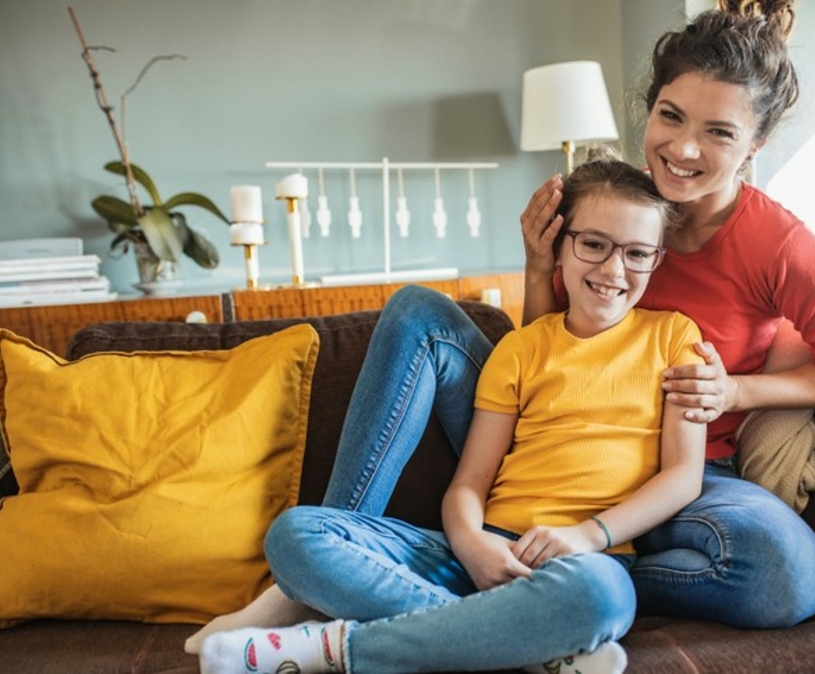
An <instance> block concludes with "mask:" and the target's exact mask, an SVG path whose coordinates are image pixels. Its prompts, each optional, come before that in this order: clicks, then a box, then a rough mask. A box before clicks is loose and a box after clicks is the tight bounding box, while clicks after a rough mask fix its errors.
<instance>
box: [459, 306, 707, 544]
mask: <svg viewBox="0 0 815 674" xmlns="http://www.w3.org/2000/svg"><path fill="white" fill-rule="evenodd" d="M564 316H565V314H549V315H546V316H543V317H542V318H540V319H538V320H537V321H535V322H534V323H532V324H531V325H528V326H526V327H525V328H522V329H520V330H516V331H515V332H511V333H509V334H507V335H506V336H505V337H504V338H503V339H502V340H501V342H500V343H499V344H498V345H497V346H496V347H495V350H494V351H493V353H492V354H491V356H490V357H489V359H488V360H487V363H486V364H485V365H484V370H483V372H482V373H481V377H480V379H479V380H478V387H477V389H476V397H475V406H476V407H477V408H479V409H483V410H489V411H492V412H503V413H510V414H512V413H514V414H519V415H520V416H519V418H518V422H517V424H516V426H515V437H514V438H513V442H512V447H511V449H510V451H509V452H508V453H507V455H506V456H505V457H504V459H503V462H502V464H501V467H500V469H499V471H498V475H497V476H496V480H495V484H494V485H493V487H492V490H491V491H490V494H489V497H488V499H487V504H486V512H485V522H486V523H487V524H490V525H492V526H496V527H500V528H502V529H506V530H508V531H513V532H515V533H518V534H522V533H523V532H524V531H526V530H527V529H529V528H530V527H532V526H534V525H536V524H543V525H547V526H568V525H572V524H578V523H580V522H582V521H584V520H585V519H587V518H588V517H590V516H592V515H596V514H598V513H600V512H602V511H604V510H606V509H607V508H610V507H611V506H613V505H616V504H617V503H620V502H621V501H624V500H625V499H626V498H628V497H629V496H630V495H631V494H632V493H633V492H634V491H636V490H637V489H638V488H639V487H640V486H641V485H642V484H644V483H645V482H647V481H648V480H649V479H650V478H651V477H653V476H654V475H655V474H656V473H657V471H658V470H659V439H660V428H661V426H662V403H663V391H662V389H661V388H660V383H661V381H662V371H663V370H664V369H665V368H667V367H670V366H672V365H681V364H686V363H700V362H703V361H702V359H701V358H700V357H699V356H698V355H696V353H695V352H694V350H693V343H694V342H696V341H701V335H700V333H699V329H698V328H697V327H696V325H695V324H694V323H693V321H691V320H690V319H689V318H687V317H686V316H684V315H682V314H680V313H677V312H668V311H646V310H644V309H633V310H632V311H630V312H629V313H628V315H627V316H626V317H625V318H624V319H623V320H622V321H621V322H620V323H618V324H617V325H615V326H613V327H612V328H609V329H608V330H605V331H604V332H601V333H600V334H598V335H595V336H594V337H591V338H589V339H580V338H578V337H575V336H574V335H572V334H571V333H569V332H568V330H566V328H565V326H564ZM612 551H613V552H633V545H631V543H630V542H629V543H627V544H623V545H616V546H614V547H613V548H612Z"/></svg>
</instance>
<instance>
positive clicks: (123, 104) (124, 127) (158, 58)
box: [119, 54, 187, 150]
mask: <svg viewBox="0 0 815 674" xmlns="http://www.w3.org/2000/svg"><path fill="white" fill-rule="evenodd" d="M175 59H183V60H185V61H186V59H187V57H186V56H184V55H183V54H169V55H164V56H154V57H153V58H151V59H150V60H149V61H148V62H147V65H145V66H144V68H142V69H141V72H140V73H139V75H138V77H137V78H136V81H135V82H133V84H131V85H130V86H129V87H128V88H127V89H126V90H125V92H124V93H123V94H122V96H121V98H120V99H119V101H120V103H121V113H120V118H121V121H122V137H123V138H124V139H125V143H124V146H125V150H127V124H126V119H125V115H126V111H127V97H128V96H129V95H130V94H131V93H132V92H134V91H135V90H136V87H138V86H139V84H140V83H141V81H142V79H143V78H144V76H145V75H146V74H147V71H148V70H150V68H152V67H153V65H154V64H155V63H156V62H157V61H174V60H175Z"/></svg>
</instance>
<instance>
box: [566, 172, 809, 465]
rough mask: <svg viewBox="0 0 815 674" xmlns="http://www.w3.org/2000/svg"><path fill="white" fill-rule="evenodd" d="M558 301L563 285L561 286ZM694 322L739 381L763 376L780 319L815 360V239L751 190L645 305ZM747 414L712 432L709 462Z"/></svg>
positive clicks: (672, 258)
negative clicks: (741, 376)
mask: <svg viewBox="0 0 815 674" xmlns="http://www.w3.org/2000/svg"><path fill="white" fill-rule="evenodd" d="M557 288H558V294H559V295H560V294H561V293H562V288H563V287H562V282H560V279H558V283H557ZM638 306H640V307H642V308H645V309H671V310H675V311H681V312H682V313H684V314H685V315H687V316H689V317H690V318H692V319H693V320H694V321H695V322H696V324H697V325H698V326H699V329H700V330H701V331H702V337H703V339H705V340H707V341H710V342H711V343H712V344H713V345H714V346H715V347H716V350H717V351H718V352H719V354H720V355H721V357H722V361H723V363H724V366H725V368H726V369H727V372H728V373H730V374H734V375H739V374H755V373H758V372H761V370H762V368H763V366H764V361H765V359H766V357H767V352H768V350H769V348H770V345H771V344H772V341H773V337H774V336H775V332H776V329H777V327H778V323H779V321H780V320H781V318H782V317H785V318H788V319H790V320H791V321H792V322H793V323H794V324H795V327H796V328H797V329H798V331H799V332H800V333H801V335H802V336H803V338H804V340H806V342H807V343H808V344H809V346H810V349H811V350H812V353H813V357H815V234H813V232H811V231H810V230H808V229H807V228H806V226H805V225H804V223H803V222H801V220H799V219H798V218H797V217H795V216H794V215H793V214H792V213H790V212H789V211H787V210H786V209H785V208H783V207H782V206H781V205H780V204H779V203H777V202H776V201H773V200H772V199H770V198H769V197H768V196H767V195H766V194H764V193H763V192H761V191H760V190H758V189H756V188H755V187H753V186H752V185H748V184H745V185H744V189H743V190H742V195H741V198H740V200H739V204H738V207H737V208H736V210H735V211H734V213H733V214H732V215H731V216H730V218H728V219H727V221H726V222H725V223H724V224H723V225H722V226H721V227H720V228H719V230H718V231H717V232H716V233H715V234H714V235H713V238H711V239H710V241H708V242H707V243H706V244H705V246H704V247H703V248H702V249H701V250H699V251H697V252H695V253H689V254H681V253H675V252H672V251H668V253H667V255H666V256H665V260H664V261H663V263H662V265H661V266H660V267H659V268H658V269H657V270H656V271H655V272H654V273H653V274H652V276H651V280H650V282H649V284H648V288H647V290H646V291H645V295H644V296H643V298H642V299H641V300H640V302H639V305H638ZM744 416H745V415H744V413H741V412H730V413H727V414H723V415H722V416H721V417H720V418H719V419H717V420H716V421H714V422H712V423H710V424H708V443H707V458H708V459H719V458H724V457H728V456H732V455H733V454H734V453H735V451H736V446H735V432H736V430H737V429H738V427H739V425H740V424H741V422H742V421H743V419H744Z"/></svg>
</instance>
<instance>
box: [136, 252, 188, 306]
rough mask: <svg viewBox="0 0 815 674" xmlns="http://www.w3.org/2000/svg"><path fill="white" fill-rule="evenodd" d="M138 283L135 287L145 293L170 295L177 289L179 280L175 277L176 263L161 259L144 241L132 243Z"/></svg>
mask: <svg viewBox="0 0 815 674" xmlns="http://www.w3.org/2000/svg"><path fill="white" fill-rule="evenodd" d="M133 253H134V255H135V256H136V266H137V267H138V270H139V283H136V284H135V287H136V288H138V289H139V290H141V291H142V292H144V293H145V294H147V295H171V294H173V293H175V292H176V291H177V290H178V286H179V285H180V284H181V281H180V280H178V279H176V272H177V267H178V265H177V263H175V262H169V261H168V260H162V259H160V258H158V257H157V256H156V255H155V253H153V251H152V249H151V248H150V246H148V245H147V244H146V243H143V242H138V243H134V244H133Z"/></svg>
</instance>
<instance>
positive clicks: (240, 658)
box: [199, 620, 345, 674]
mask: <svg viewBox="0 0 815 674" xmlns="http://www.w3.org/2000/svg"><path fill="white" fill-rule="evenodd" d="M343 631H344V623H343V621H342V620H335V621H333V622H329V623H314V622H311V623H303V624H302V625H296V626H294V627H284V628H282V629H268V628H262V629H259V628H254V627H247V628H244V629H239V630H234V631H232V632H216V633H215V634H211V635H210V636H208V637H207V638H206V639H204V641H203V643H202V644H201V652H200V654H199V659H200V662H201V672H202V674H247V673H248V672H276V673H277V674H319V673H321V672H326V673H328V672H344V671H345V668H344V667H343V663H342V654H341V648H342V635H343Z"/></svg>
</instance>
